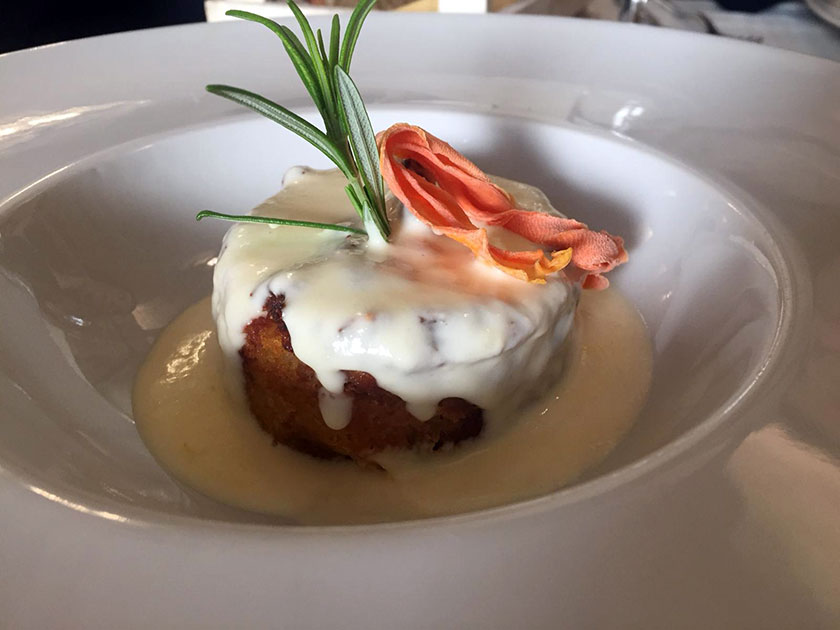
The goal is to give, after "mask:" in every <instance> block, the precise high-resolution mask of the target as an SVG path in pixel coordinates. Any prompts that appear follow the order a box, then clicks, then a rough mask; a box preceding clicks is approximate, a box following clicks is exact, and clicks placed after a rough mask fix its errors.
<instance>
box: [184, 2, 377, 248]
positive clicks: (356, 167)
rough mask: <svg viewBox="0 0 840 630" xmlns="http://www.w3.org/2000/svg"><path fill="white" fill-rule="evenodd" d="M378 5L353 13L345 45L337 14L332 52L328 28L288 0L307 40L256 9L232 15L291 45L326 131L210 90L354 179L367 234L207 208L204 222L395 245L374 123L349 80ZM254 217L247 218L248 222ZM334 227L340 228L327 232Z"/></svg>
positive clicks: (234, 91)
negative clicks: (375, 236) (355, 236)
mask: <svg viewBox="0 0 840 630" xmlns="http://www.w3.org/2000/svg"><path fill="white" fill-rule="evenodd" d="M375 3H376V0H361V1H360V2H359V3H358V4H357V5H356V8H355V9H354V10H353V13H352V15H351V16H350V20H349V21H348V23H347V30H346V31H345V33H344V38H343V39H341V24H340V21H339V18H338V15H334V16H333V19H332V23H331V25H330V37H329V49H327V47H326V46H325V44H324V37H323V35H322V34H321V31H320V29H319V30H318V31H317V32H313V31H312V27H311V25H310V24H309V21H308V20H307V19H306V17H305V16H304V15H303V12H302V11H301V10H300V8H299V7H298V6H297V4H295V2H294V0H288V4H289V8H290V9H291V10H292V14H293V15H294V16H295V19H296V20H297V22H298V25H299V26H300V30H301V33H302V34H303V39H304V41H305V42H306V45H304V43H303V42H301V40H300V39H299V38H298V37H297V36H296V35H295V34H294V32H292V30H291V29H290V28H289V27H288V26H283V25H280V24H278V23H277V22H275V21H273V20H270V19H268V18H265V17H262V16H261V15H257V14H255V13H250V12H248V11H238V10H231V11H228V12H227V15H230V16H232V17H237V18H241V19H243V20H248V21H251V22H257V23H258V24H262V25H263V26H266V27H267V28H269V29H270V30H271V31H272V32H273V33H274V34H275V35H277V37H278V38H279V39H280V41H281V42H283V46H284V48H285V49H286V53H287V54H288V55H289V59H291V61H292V65H293V66H294V67H295V70H296V71H297V73H298V75H299V76H300V78H301V81H302V82H303V85H304V87H306V91H307V92H309V96H310V97H311V98H312V102H313V103H314V104H315V107H316V108H317V109H318V111H319V113H320V114H321V118H322V119H323V121H324V131H321V130H320V129H318V128H317V127H316V126H315V125H313V124H312V123H310V122H308V121H306V120H304V119H303V118H301V117H300V116H298V115H297V114H295V113H294V112H292V111H290V110H288V109H287V108H285V107H283V106H282V105H278V104H277V103H275V102H273V101H271V100H269V99H267V98H265V97H264V96H260V95H259V94H254V93H253V92H249V91H248V90H243V89H242V88H237V87H231V86H229V85H208V86H207V91H208V92H210V93H211V94H216V95H218V96H222V97H224V98H227V99H229V100H231V101H233V102H235V103H239V104H240V105H244V106H246V107H249V108H251V109H252V110H254V111H255V112H257V113H259V114H261V115H263V116H265V117H266V118H268V119H270V120H273V121H274V122H276V123H279V124H280V125H282V126H284V127H285V128H286V129H288V130H290V131H292V132H294V133H296V134H297V135H299V136H300V137H301V138H303V139H304V140H306V141H307V142H309V143H310V144H312V145H313V146H314V147H316V148H317V149H319V150H320V151H321V152H322V153H323V154H324V155H326V156H327V157H328V158H329V159H330V161H332V163H333V164H335V165H336V166H337V167H338V168H339V170H341V172H342V173H343V174H344V176H345V177H346V178H347V179H348V184H347V186H346V187H345V191H346V192H347V196H348V197H349V198H350V201H351V203H352V204H353V207H354V208H355V209H356V212H358V214H359V217H360V218H361V219H362V222H363V223H364V226H365V229H366V230H368V231H367V232H362V231H360V230H357V229H355V228H348V227H347V226H343V225H336V226H333V224H325V223H315V222H311V221H291V220H286V219H272V218H269V217H256V216H252V215H229V214H221V213H217V212H211V211H209V210H204V211H203V212H199V213H198V215H197V216H196V219H202V218H204V217H214V218H220V219H227V220H235V221H250V222H257V223H272V224H276V225H296V226H302V227H317V228H320V229H336V230H343V231H346V232H355V233H363V234H364V233H366V234H368V236H370V232H369V230H370V229H371V228H372V227H375V229H376V230H377V231H378V232H379V234H380V236H381V237H382V238H383V239H385V240H387V239H388V237H389V236H390V233H391V229H390V226H389V224H388V216H387V213H386V209H385V186H384V184H383V182H382V175H381V173H380V172H379V159H378V154H377V151H376V138H375V135H374V132H373V127H372V126H371V124H370V118H369V117H368V114H367V110H366V109H365V105H364V102H363V101H362V97H361V95H360V94H359V90H358V89H357V88H356V85H355V84H354V83H353V80H352V79H351V78H350V76H349V71H350V61H351V60H352V58H353V50H354V49H355V47H356V41H357V40H358V38H359V32H360V31H361V28H362V24H363V23H364V20H365V18H366V17H367V15H368V13H370V11H371V9H372V8H373V5H374V4H375ZM245 217H247V218H245ZM327 225H330V226H332V227H325V226H327Z"/></svg>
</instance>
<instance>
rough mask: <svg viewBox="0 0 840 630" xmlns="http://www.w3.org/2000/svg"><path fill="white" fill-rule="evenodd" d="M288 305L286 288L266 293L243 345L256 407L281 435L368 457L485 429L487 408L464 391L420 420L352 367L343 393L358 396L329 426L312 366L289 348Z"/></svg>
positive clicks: (312, 447) (317, 448)
mask: <svg viewBox="0 0 840 630" xmlns="http://www.w3.org/2000/svg"><path fill="white" fill-rule="evenodd" d="M284 305H285V299H284V296H282V295H279V296H275V295H272V296H270V297H269V298H268V300H266V303H265V312H266V314H265V315H264V316H262V317H259V318H257V319H255V320H253V321H252V322H251V323H250V324H248V326H247V327H246V328H245V335H246V341H245V345H244V346H243V347H242V349H241V350H240V352H239V354H240V356H241V357H242V368H243V371H244V373H245V389H246V392H247V395H248V401H249V404H250V406H251V411H252V413H253V414H254V415H255V416H256V418H257V420H258V421H259V423H260V425H261V426H262V427H263V429H265V430H266V431H267V432H268V433H270V434H271V435H272V436H273V437H274V439H275V440H276V441H277V442H280V443H282V444H285V445H287V446H290V447H292V448H294V449H296V450H299V451H303V452H305V453H309V454H310V455H315V456H318V457H336V456H344V457H350V458H352V459H354V460H357V461H360V462H364V461H365V460H366V459H367V458H368V457H370V456H371V455H372V454H374V453H376V452H379V451H381V450H383V449H386V448H402V449H413V448H419V449H427V450H437V449H439V448H440V447H441V446H443V445H445V444H454V443H457V442H460V441H461V440H465V439H468V438H472V437H475V436H476V435H478V434H479V433H480V432H481V429H482V427H483V426H484V420H483V413H482V410H481V409H480V408H479V407H477V406H475V405H473V404H472V403H469V402H467V401H466V400H464V399H462V398H444V399H443V400H441V401H440V403H439V404H438V408H437V412H436V413H435V415H434V417H432V418H431V419H430V420H427V421H425V422H421V421H420V420H418V419H417V418H415V417H414V416H413V415H411V414H410V413H409V412H408V410H407V409H406V404H405V401H403V400H402V399H401V398H400V397H399V396H396V395H394V394H392V393H391V392H388V391H386V390H384V389H382V388H381V387H379V386H378V385H377V383H376V379H375V378H374V377H373V376H371V375H370V374H368V373H367V372H358V371H347V372H346V375H347V381H346V383H345V385H344V393H345V394H346V395H348V396H350V397H352V398H353V410H352V414H351V420H350V424H348V425H347V427H345V428H344V429H340V430H335V429H331V428H330V427H328V426H327V425H326V424H325V423H324V420H323V418H322V417H321V411H320V408H319V406H318V391H319V389H320V387H321V385H320V383H319V382H318V379H317V377H316V376H315V372H314V371H313V370H312V369H311V368H310V367H309V366H308V365H305V364H304V363H302V362H301V361H300V360H299V359H298V358H297V357H296V356H295V354H294V351H293V349H292V339H291V337H290V335H289V331H288V329H287V328H286V325H285V323H284V322H283V306H284Z"/></svg>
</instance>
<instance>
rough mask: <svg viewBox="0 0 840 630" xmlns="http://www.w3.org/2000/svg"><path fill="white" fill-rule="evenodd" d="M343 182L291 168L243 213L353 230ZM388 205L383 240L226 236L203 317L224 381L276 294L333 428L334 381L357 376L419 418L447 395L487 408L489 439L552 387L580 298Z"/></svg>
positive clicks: (341, 413)
mask: <svg viewBox="0 0 840 630" xmlns="http://www.w3.org/2000/svg"><path fill="white" fill-rule="evenodd" d="M499 182H500V184H501V185H502V186H503V187H505V188H509V189H510V190H511V192H512V194H514V196H515V197H516V199H517V202H518V203H519V204H520V205H521V206H522V207H524V208H526V209H532V210H539V211H543V212H554V210H553V208H551V206H550V204H549V203H548V200H547V199H546V198H545V196H544V195H543V194H542V193H541V192H540V191H539V190H537V189H536V188H534V187H532V186H526V185H524V184H518V183H516V182H511V181H508V180H499ZM345 184H346V180H345V179H344V176H343V175H342V174H341V173H340V172H338V171H337V170H334V171H315V170H312V169H305V168H300V167H296V168H293V169H290V170H289V171H288V172H287V174H286V175H285V177H284V180H283V189H282V190H281V191H280V192H279V193H278V194H277V195H275V196H274V197H272V198H270V199H269V200H268V201H266V202H265V203H263V204H262V205H260V206H259V207H257V208H256V209H255V210H254V214H258V215H262V216H276V217H284V218H301V219H306V220H310V221H323V222H332V223H334V222H339V221H344V222H346V223H352V222H353V221H354V214H355V213H354V210H353V208H352V206H351V205H350V202H349V201H348V199H347V196H346V194H345V192H344V185H345ZM393 201H394V203H392V204H391V215H392V216H393V218H394V221H393V225H394V229H393V234H392V238H391V242H390V243H385V242H384V241H381V240H377V239H371V241H370V242H367V243H365V242H364V241H362V240H360V239H358V238H356V237H352V236H351V237H348V236H347V234H346V233H342V232H330V231H322V230H312V229H308V228H300V227H295V228H290V227H282V228H277V227H276V226H267V225H264V224H253V223H241V224H237V225H235V226H234V227H232V228H231V229H230V230H229V232H228V234H227V235H226V237H225V241H224V245H223V247H222V252H221V254H220V255H219V261H218V263H217V265H216V269H215V273H214V276H213V312H214V315H215V318H216V325H217V328H216V329H217V330H218V332H219V342H220V345H221V347H222V350H223V351H224V353H225V356H226V357H227V359H228V362H229V364H230V366H231V370H230V373H232V374H234V375H237V376H238V375H239V374H240V373H241V370H240V357H239V349H240V348H241V347H242V346H243V344H244V342H245V335H244V332H243V331H244V329H245V327H246V325H247V324H248V323H249V322H250V321H251V320H253V319H256V318H257V317H259V316H260V315H261V314H262V312H263V305H264V304H265V301H266V299H267V298H268V297H269V296H270V295H278V296H279V295H282V296H283V297H284V301H285V306H284V308H283V321H284V323H285V325H286V327H287V328H288V330H289V334H290V335H291V340H292V346H293V347H294V352H295V355H297V357H298V359H300V360H301V361H303V363H305V364H306V365H308V366H309V367H311V368H312V369H313V370H314V371H315V374H316V376H317V377H318V381H319V382H320V383H321V385H322V387H323V388H324V389H323V390H322V392H321V395H320V396H319V400H320V403H321V412H322V416H323V417H324V420H325V422H326V423H327V424H328V425H329V426H330V427H332V428H334V429H341V428H342V427H344V426H346V424H347V422H349V419H350V409H351V405H350V404H349V400H348V399H346V398H345V397H344V395H343V390H344V382H345V372H344V371H345V370H358V371H361V372H367V373H368V374H371V375H372V376H373V377H374V378H375V379H376V382H377V384H378V385H379V386H380V387H382V388H383V389H385V390H387V391H389V392H391V393H393V394H396V395H397V396H399V397H400V398H402V399H403V400H404V401H406V403H407V405H408V410H409V411H410V412H411V413H412V414H413V415H414V416H415V417H416V418H418V419H420V420H427V419H428V418H430V417H432V416H433V415H434V413H435V410H436V409H437V405H438V402H439V401H440V400H442V399H444V398H448V397H456V398H463V399H465V400H468V401H470V402H471V403H473V404H475V405H478V406H479V407H481V408H482V409H483V410H484V422H485V430H486V431H496V430H500V429H501V428H502V427H500V425H503V424H504V423H506V422H507V421H508V420H509V419H510V418H511V417H512V416H513V415H514V413H515V412H516V411H517V410H519V409H520V408H521V407H522V406H523V405H524V404H525V403H526V402H527V401H529V400H531V399H533V397H534V396H535V395H539V394H541V393H543V392H544V391H545V389H546V388H547V387H548V386H549V385H550V384H551V383H553V382H555V381H556V380H557V379H558V378H559V374H560V372H561V371H562V369H563V365H564V361H563V356H564V355H563V353H562V352H560V348H561V346H562V345H563V342H564V341H565V339H566V337H567V336H568V333H569V331H570V329H571V325H572V320H573V316H574V307H575V304H576V302H577V299H578V295H579V290H578V289H577V287H575V286H574V285H572V284H571V283H570V282H569V281H568V280H566V279H565V277H564V276H563V275H562V274H556V275H555V276H553V277H551V278H549V279H548V280H547V282H546V283H545V284H541V285H540V284H529V283H527V282H523V281H521V280H518V279H516V278H513V277H511V276H509V275H507V274H505V273H503V272H501V271H499V270H498V269H494V268H490V267H489V266H487V265H484V264H482V263H481V262H479V261H477V260H476V259H475V257H474V256H473V255H472V253H471V252H470V251H469V250H468V249H467V248H466V247H464V246H462V245H460V244H458V243H456V242H455V241H453V240H451V239H448V238H442V237H439V236H435V235H434V234H433V233H432V232H431V230H430V229H429V228H428V227H426V226H425V225H423V224H421V223H419V222H418V221H417V220H416V219H414V217H413V215H411V214H410V213H408V212H401V210H402V206H401V205H400V204H399V203H398V202H396V201H395V200H393ZM355 222H356V223H357V224H358V218H356V219H355ZM514 237H515V235H513V237H511V236H509V235H506V233H505V232H504V231H503V230H502V231H495V232H493V233H491V239H495V240H496V243H498V242H499V239H501V238H505V241H506V242H505V246H506V247H507V248H527V249H534V248H535V246H534V245H533V244H531V243H529V242H528V241H526V240H524V239H521V238H520V237H515V238H517V239H519V240H518V241H512V240H511V239H512V238H514ZM234 386H235V387H236V386H239V383H238V382H236V381H234Z"/></svg>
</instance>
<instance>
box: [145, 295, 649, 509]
mask: <svg viewBox="0 0 840 630" xmlns="http://www.w3.org/2000/svg"><path fill="white" fill-rule="evenodd" d="M209 302H210V301H209V299H205V300H203V301H202V302H199V303H198V304H196V305H194V306H192V307H190V308H189V309H188V310H187V311H186V312H184V313H183V314H182V315H181V316H180V317H178V318H177V319H176V320H175V321H174V322H172V324H170V326H169V327H167V328H166V329H165V330H164V331H163V333H162V334H161V336H160V338H159V339H158V340H157V342H156V344H155V345H154V347H153V349H152V351H151V353H150V354H149V357H148V358H147V360H146V362H145V364H144V365H143V366H142V368H141V369H140V371H139V373H138V376H137V380H136V382H135V387H134V397H133V398H134V419H135V422H136V424H137V428H138V430H139V432H140V435H141V436H142V438H143V440H144V441H145V442H146V444H147V446H148V447H149V450H150V451H151V452H152V453H153V454H154V456H155V457H156V458H157V460H158V461H159V462H160V463H161V465H162V466H163V467H164V468H165V469H166V470H168V471H169V472H170V473H171V474H172V475H173V476H174V477H175V478H177V479H179V480H180V481H182V482H184V483H185V484H187V485H189V486H191V487H193V488H195V489H196V490H198V491H200V492H202V493H204V494H206V495H208V496H210V497H213V498H215V499H217V500H219V501H222V502H224V503H227V504H229V505H234V506H238V507H241V508H244V509H246V510H252V511H257V512H263V513H270V514H277V515H281V516H284V517H286V518H288V519H290V520H292V521H294V522H297V523H302V524H346V523H365V522H381V521H393V520H404V519H411V518H422V517H430V516H438V515H445V514H454V513H458V512H464V511H469V510H475V509H480V508H486V507H491V506H497V505H502V504H505V503H510V502H513V501H518V500H522V499H527V498H531V497H536V496H539V495H542V494H545V493H548V492H552V491H554V490H557V489H558V488H560V487H562V486H564V485H566V484H568V483H570V482H572V481H574V480H575V479H576V478H577V477H579V476H580V475H581V473H582V472H584V471H585V470H587V469H588V468H591V467H592V466H594V465H596V464H597V463H598V462H600V461H601V460H602V459H603V458H604V457H605V456H606V455H607V454H608V453H609V452H610V451H611V450H612V449H613V447H614V446H615V445H616V444H617V443H618V441H619V440H620V439H621V438H622V436H623V435H624V434H625V433H626V432H627V431H628V429H629V428H630V427H631V426H632V424H633V421H634V420H635V418H636V416H637V414H638V413H639V411H640V409H641V407H642V405H643V403H644V400H645V397H646V394H647V391H648V386H649V383H650V375H651V348H650V343H649V340H648V336H647V332H646V329H645V327H644V324H643V323H642V321H641V318H640V317H639V315H638V313H637V312H636V311H635V310H634V309H633V307H632V306H631V305H630V304H629V303H628V302H627V301H626V300H624V299H623V298H622V297H621V295H620V294H619V293H617V292H616V291H615V290H613V289H608V290H607V291H604V292H601V293H592V292H585V293H584V294H583V296H582V298H581V300H580V305H579V306H578V309H577V314H576V321H575V327H574V330H575V332H574V334H573V335H572V339H571V341H572V343H571V347H570V348H569V350H568V351H567V367H566V371H565V374H564V375H563V378H562V379H561V381H560V382H559V383H558V384H557V385H556V387H554V388H553V389H552V390H550V391H549V392H548V393H547V394H545V395H544V396H543V397H541V398H540V399H538V400H534V401H533V403H532V404H531V405H530V406H529V407H528V408H527V409H526V410H525V411H522V412H520V413H519V414H518V415H517V417H516V422H512V423H508V424H507V425H506V428H505V430H504V431H499V432H497V433H496V434H490V435H481V436H479V437H478V438H477V439H475V440H471V441H469V442H465V443H462V444H460V445H458V446H457V447H454V448H452V449H450V450H448V451H443V452H440V451H439V452H437V453H431V454H428V455H425V456H415V455H410V454H397V453H391V454H389V455H384V456H383V457H382V459H381V461H382V462H383V464H384V465H385V466H386V468H387V472H382V471H376V470H369V469H362V468H359V467H358V466H357V465H355V464H353V463H350V462H336V461H322V460H317V459H314V458H311V457H309V456H306V455H302V454H300V453H298V452H296V451H293V450H291V449H288V448H286V447H284V446H283V445H272V440H271V437H270V436H269V435H268V434H266V433H264V432H263V431H262V430H261V429H260V427H259V426H258V424H257V422H256V420H254V418H253V417H252V416H251V414H250V412H249V411H248V407H247V403H246V402H245V400H244V396H243V395H241V394H240V393H238V392H237V391H236V390H232V389H231V388H229V387H226V386H225V379H224V377H223V371H224V370H223V366H224V358H223V352H222V350H221V348H220V346H219V343H218V340H217V337H216V333H215V323H214V321H213V318H212V316H211V309H210V303H209Z"/></svg>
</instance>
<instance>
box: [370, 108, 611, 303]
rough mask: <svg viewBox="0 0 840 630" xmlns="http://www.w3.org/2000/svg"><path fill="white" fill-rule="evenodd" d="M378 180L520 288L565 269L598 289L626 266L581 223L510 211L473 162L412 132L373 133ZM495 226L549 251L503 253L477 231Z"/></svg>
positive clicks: (605, 237) (401, 126) (399, 127)
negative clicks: (612, 272)
mask: <svg viewBox="0 0 840 630" xmlns="http://www.w3.org/2000/svg"><path fill="white" fill-rule="evenodd" d="M376 141H377V145H378V147H379V162H380V167H381V170H382V177H383V178H384V179H385V182H386V183H387V184H388V187H389V188H390V189H391V192H392V193H393V194H394V195H395V196H396V197H397V198H398V199H399V200H400V201H401V202H402V203H403V204H404V205H405V206H406V207H407V208H408V209H409V210H411V212H412V213H413V214H414V215H415V216H416V217H417V218H418V219H420V221H422V222H423V223H425V224H426V225H428V226H429V227H430V228H432V230H433V231H434V232H435V233H437V234H442V235H444V236H448V237H449V238H452V239H455V240H456V241H458V242H459V243H462V244H463V245H466V246H467V247H469V248H470V250H472V252H473V254H475V256H476V257H477V258H478V259H479V260H482V261H483V262H485V263H488V264H490V265H493V266H495V267H498V268H499V269H501V270H502V271H504V272H505V273H508V274H510V275H512V276H514V277H517V278H520V279H521V280H526V281H528V282H538V283H543V282H545V278H546V276H548V275H549V274H551V273H554V272H556V271H560V270H561V269H563V268H565V267H566V266H567V265H568V264H569V263H571V264H572V265H574V266H575V267H577V268H578V269H580V270H581V271H582V272H583V274H582V277H581V284H582V286H583V288H585V289H604V288H606V287H607V286H609V281H608V280H607V279H606V278H604V277H603V276H602V275H601V274H603V273H606V272H607V271H610V270H611V269H613V268H614V267H615V266H616V265H619V264H621V263H623V262H625V261H626V260H627V252H625V251H624V242H623V241H622V239H621V238H620V237H618V236H612V235H610V234H607V233H606V232H594V231H592V230H590V229H588V228H587V227H586V225H584V224H583V223H581V222H579V221H575V220H574V219H566V218H564V217H558V216H555V215H551V214H545V213H542V212H530V211H527V210H522V209H521V208H517V207H516V205H515V203H514V200H513V198H512V197H511V196H510V195H509V194H508V193H507V192H505V191H504V190H502V189H501V188H499V187H498V186H496V185H495V184H494V183H493V182H491V181H490V179H489V178H488V177H487V175H485V174H484V173H483V172H482V171H481V170H480V169H479V168H478V167H477V166H476V165H475V164H473V163H472V162H470V161H469V160H468V159H467V158H465V157H464V156H463V155H461V154H460V153H458V152H457V151H456V150H455V149H453V148H452V147H451V146H449V145H448V144H447V143H446V142H444V141H442V140H440V139H438V138H436V137H435V136H433V135H432V134H430V133H427V132H426V131H424V130H423V129H421V128H420V127H415V126H412V125H408V124H406V123H398V124H396V125H393V126H391V127H389V128H388V129H386V130H385V131H383V132H381V133H379V135H378V136H377V138H376ZM473 221H475V222H477V223H480V224H483V225H485V226H500V227H502V228H504V229H506V230H509V231H510V232H514V233H515V234H519V235H520V236H523V237H525V238H526V239H528V240H529V241H531V242H533V243H536V244H538V245H541V246H543V247H546V248H547V249H550V250H551V251H550V253H549V255H548V256H547V255H546V254H545V252H543V250H541V249H537V250H531V251H510V250H506V249H501V248H499V247H496V246H494V245H492V244H491V243H490V241H489V239H488V237H487V231H486V230H485V229H484V227H479V226H477V225H475V223H473Z"/></svg>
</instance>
